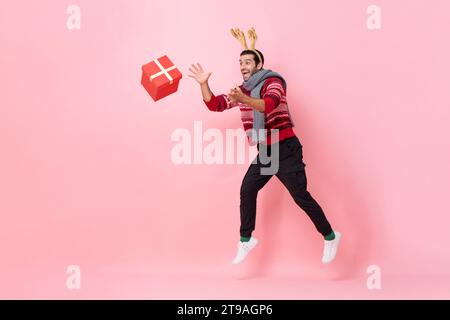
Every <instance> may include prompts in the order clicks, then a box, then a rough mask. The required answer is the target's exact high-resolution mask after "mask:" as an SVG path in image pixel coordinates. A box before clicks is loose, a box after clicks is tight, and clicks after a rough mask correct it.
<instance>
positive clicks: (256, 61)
mask: <svg viewBox="0 0 450 320" xmlns="http://www.w3.org/2000/svg"><path fill="white" fill-rule="evenodd" d="M255 50H256V51H258V53H259V55H260V56H261V59H262V61H260V60H259V57H258V55H257V54H256V53H255V52H254V51H253V50H244V51H242V52H241V56H242V55H244V54H251V55H253V60H255V63H256V66H258V64H259V63H260V62H261V63H262V64H263V65H264V56H263V54H262V52H261V51H259V50H258V49H255Z"/></svg>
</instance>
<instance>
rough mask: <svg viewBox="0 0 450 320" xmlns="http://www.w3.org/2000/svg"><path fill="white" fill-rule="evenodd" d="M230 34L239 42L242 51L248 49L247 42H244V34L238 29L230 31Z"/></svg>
mask: <svg viewBox="0 0 450 320" xmlns="http://www.w3.org/2000/svg"><path fill="white" fill-rule="evenodd" d="M231 34H232V35H233V37H235V38H236V39H238V40H239V42H240V43H241V44H242V47H244V49H248V46H247V40H245V34H244V33H243V32H242V31H241V30H240V29H239V28H235V29H231Z"/></svg>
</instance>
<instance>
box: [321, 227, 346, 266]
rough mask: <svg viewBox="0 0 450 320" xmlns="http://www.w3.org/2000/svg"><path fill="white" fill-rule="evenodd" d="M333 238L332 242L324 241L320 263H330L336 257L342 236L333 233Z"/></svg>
mask: <svg viewBox="0 0 450 320" xmlns="http://www.w3.org/2000/svg"><path fill="white" fill-rule="evenodd" d="M334 236H335V238H334V239H333V240H324V241H325V243H324V245H323V257H322V263H325V264H326V263H330V262H331V261H333V260H334V258H335V257H336V253H337V250H338V246H339V240H341V236H342V235H341V234H340V233H339V232H337V231H335V232H334Z"/></svg>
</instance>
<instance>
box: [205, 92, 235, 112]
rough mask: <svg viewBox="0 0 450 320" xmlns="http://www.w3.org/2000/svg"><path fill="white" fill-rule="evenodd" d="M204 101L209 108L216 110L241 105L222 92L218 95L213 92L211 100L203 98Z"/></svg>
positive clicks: (220, 110) (219, 110)
mask: <svg viewBox="0 0 450 320" xmlns="http://www.w3.org/2000/svg"><path fill="white" fill-rule="evenodd" d="M203 102H204V103H205V104H206V106H207V107H208V109H209V110H211V111H216V112H222V111H225V110H228V109H231V108H233V107H236V106H239V105H240V103H232V102H231V101H230V99H228V96H227V95H225V94H221V95H218V96H215V95H214V94H213V95H212V96H211V100H209V101H205V100H203Z"/></svg>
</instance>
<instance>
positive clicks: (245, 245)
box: [232, 237, 258, 264]
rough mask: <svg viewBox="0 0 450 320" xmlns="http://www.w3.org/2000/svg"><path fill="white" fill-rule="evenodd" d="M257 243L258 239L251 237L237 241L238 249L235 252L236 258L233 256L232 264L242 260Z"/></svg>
mask: <svg viewBox="0 0 450 320" xmlns="http://www.w3.org/2000/svg"><path fill="white" fill-rule="evenodd" d="M257 244H258V240H257V239H255V238H253V237H251V238H250V240H249V241H247V242H241V241H239V242H238V250H237V253H236V258H234V260H233V262H232V264H238V263H241V262H242V261H244V259H245V258H246V257H247V255H248V253H249V252H250V251H251V250H252V249H253V248H254V247H255V246H256V245H257Z"/></svg>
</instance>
